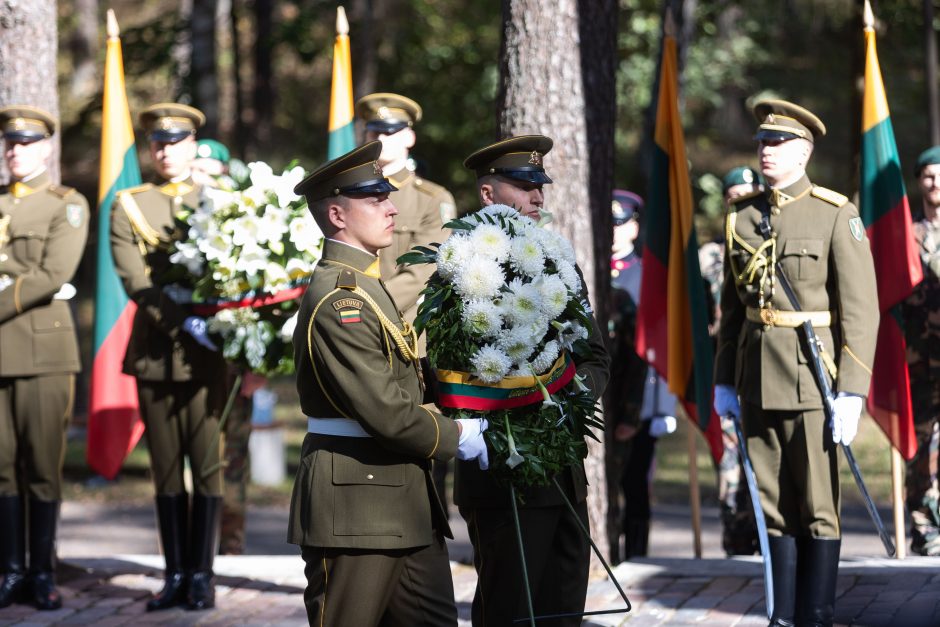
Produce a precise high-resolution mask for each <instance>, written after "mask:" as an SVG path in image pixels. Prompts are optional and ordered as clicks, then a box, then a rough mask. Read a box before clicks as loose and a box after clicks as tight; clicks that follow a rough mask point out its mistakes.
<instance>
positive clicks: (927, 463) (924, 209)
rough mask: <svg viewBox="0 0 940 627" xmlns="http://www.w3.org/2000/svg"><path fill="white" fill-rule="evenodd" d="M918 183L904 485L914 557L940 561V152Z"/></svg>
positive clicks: (926, 156)
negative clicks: (918, 274)
mask: <svg viewBox="0 0 940 627" xmlns="http://www.w3.org/2000/svg"><path fill="white" fill-rule="evenodd" d="M915 174H917V182H918V184H919V186H920V191H921V195H922V198H923V203H922V205H921V211H920V212H918V214H917V215H916V219H915V222H914V225H913V226H914V237H915V239H916V240H917V250H918V252H919V253H920V261H921V267H922V268H923V270H924V280H923V281H921V282H920V283H919V284H918V285H917V287H915V288H914V292H913V293H912V294H911V296H910V297H909V298H908V299H907V300H906V301H905V303H904V307H903V312H904V334H905V339H906V340H907V366H908V369H909V371H910V376H911V402H912V405H913V410H914V430H915V432H916V434H917V453H916V454H915V455H914V457H913V459H911V460H910V461H909V462H908V463H907V476H906V477H905V480H904V487H905V490H906V501H907V509H908V511H909V512H910V513H911V552H912V553H917V554H919V555H934V556H937V555H940V489H938V482H937V472H938V468H940V464H938V452H937V450H938V448H940V447H938V443H940V146H934V147H933V148H929V149H927V150H925V151H924V152H923V153H921V155H920V157H919V158H918V160H917V169H916V171H915Z"/></svg>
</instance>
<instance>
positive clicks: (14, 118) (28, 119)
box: [0, 105, 56, 142]
mask: <svg viewBox="0 0 940 627" xmlns="http://www.w3.org/2000/svg"><path fill="white" fill-rule="evenodd" d="M55 128H56V119H55V117H54V116H53V115H52V114H51V113H49V112H48V111H43V110H42V109H40V108H39V107H30V106H28V105H10V106H8V107H3V108H0V129H3V137H4V138H5V139H11V140H15V141H21V142H34V141H39V140H40V139H46V138H47V137H49V136H50V135H52V134H53V133H55Z"/></svg>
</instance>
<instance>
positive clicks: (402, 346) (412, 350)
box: [351, 286, 418, 363]
mask: <svg viewBox="0 0 940 627" xmlns="http://www.w3.org/2000/svg"><path fill="white" fill-rule="evenodd" d="M351 291H352V293H353V294H356V295H358V296H359V297H360V298H362V300H364V301H366V302H367V303H369V305H370V306H371V307H372V309H373V310H375V315H376V317H378V319H379V322H380V323H381V324H382V328H383V329H385V332H386V333H388V335H389V336H390V337H391V338H392V340H393V341H394V342H395V346H396V347H397V348H398V351H399V352H400V353H401V355H402V357H404V358H405V359H407V360H409V361H411V362H414V363H417V362H418V334H417V333H415V330H414V327H412V326H411V325H410V324H409V323H407V322H405V323H404V325H405V328H404V329H403V330H399V328H398V326H396V325H395V323H394V322H392V321H391V320H389V319H388V316H386V315H385V314H384V313H382V308H381V307H379V304H378V303H377V302H375V300H374V299H373V298H372V297H371V296H369V294H368V293H366V291H365V290H363V289H362V288H361V287H358V286H357V287H356V289H354V290H351Z"/></svg>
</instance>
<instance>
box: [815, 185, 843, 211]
mask: <svg viewBox="0 0 940 627" xmlns="http://www.w3.org/2000/svg"><path fill="white" fill-rule="evenodd" d="M812 194H813V196H815V197H816V198H819V199H820V200H825V201H826V202H827V203H829V204H830V205H835V206H836V207H841V206H842V205H844V204H845V203H847V202H849V199H848V198H847V197H846V196H843V195H842V194H840V193H839V192H834V191H832V190H831V189H826V188H825V187H819V186H818V185H813V191H812Z"/></svg>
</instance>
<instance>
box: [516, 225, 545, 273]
mask: <svg viewBox="0 0 940 627" xmlns="http://www.w3.org/2000/svg"><path fill="white" fill-rule="evenodd" d="M509 265H510V266H512V268H513V269H514V270H516V271H517V272H520V273H522V274H524V275H526V276H531V277H534V276H538V275H539V274H540V273H541V272H542V270H544V269H545V256H544V255H543V254H542V248H541V247H540V246H539V243H538V241H537V240H536V239H535V238H533V237H526V236H524V235H521V236H517V237H514V238H512V243H511V244H510V245H509Z"/></svg>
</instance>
